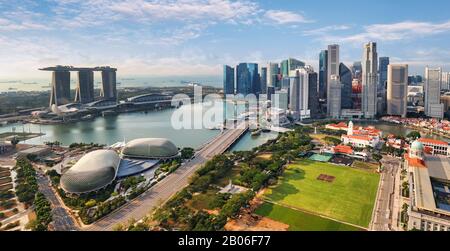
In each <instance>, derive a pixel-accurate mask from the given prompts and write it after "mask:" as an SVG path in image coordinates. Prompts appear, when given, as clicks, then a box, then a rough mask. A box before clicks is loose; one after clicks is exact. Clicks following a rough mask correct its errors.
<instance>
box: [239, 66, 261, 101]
mask: <svg viewBox="0 0 450 251" xmlns="http://www.w3.org/2000/svg"><path fill="white" fill-rule="evenodd" d="M260 86H261V83H260V80H259V74H258V64H254V63H240V64H239V65H238V66H237V72H236V94H242V95H244V96H246V95H248V94H250V93H252V94H255V95H256V94H258V93H259V91H260Z"/></svg>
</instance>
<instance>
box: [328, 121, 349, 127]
mask: <svg viewBox="0 0 450 251" xmlns="http://www.w3.org/2000/svg"><path fill="white" fill-rule="evenodd" d="M328 126H331V127H337V128H347V124H346V123H344V122H340V123H339V124H329V125H328Z"/></svg>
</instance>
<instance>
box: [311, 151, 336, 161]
mask: <svg viewBox="0 0 450 251" xmlns="http://www.w3.org/2000/svg"><path fill="white" fill-rule="evenodd" d="M331 158H333V155H331V154H317V153H316V154H313V155H312V156H311V157H309V159H310V160H313V161H321V162H328V161H330V159H331Z"/></svg>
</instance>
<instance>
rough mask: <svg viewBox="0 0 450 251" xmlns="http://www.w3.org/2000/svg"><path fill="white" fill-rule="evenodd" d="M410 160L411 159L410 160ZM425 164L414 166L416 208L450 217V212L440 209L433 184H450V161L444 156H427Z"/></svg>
mask: <svg viewBox="0 0 450 251" xmlns="http://www.w3.org/2000/svg"><path fill="white" fill-rule="evenodd" d="M409 160H411V159H410V158H408V161H409ZM424 162H425V163H424V166H415V165H412V166H413V177H414V188H415V192H414V199H415V206H416V207H417V208H418V209H423V210H428V211H433V212H437V213H442V214H445V215H450V211H448V210H446V209H442V208H439V207H438V204H437V203H436V197H435V188H434V187H433V182H432V180H439V181H443V182H447V183H448V182H450V160H449V159H448V158H447V157H443V156H432V155H426V158H425V161H424ZM413 164H414V163H413ZM421 167H422V168H421Z"/></svg>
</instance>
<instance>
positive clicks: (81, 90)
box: [75, 70, 94, 104]
mask: <svg viewBox="0 0 450 251" xmlns="http://www.w3.org/2000/svg"><path fill="white" fill-rule="evenodd" d="M92 101H94V72H93V71H92V70H80V71H78V84H77V88H76V90H75V102H80V103H82V104H86V103H89V102H92Z"/></svg>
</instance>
